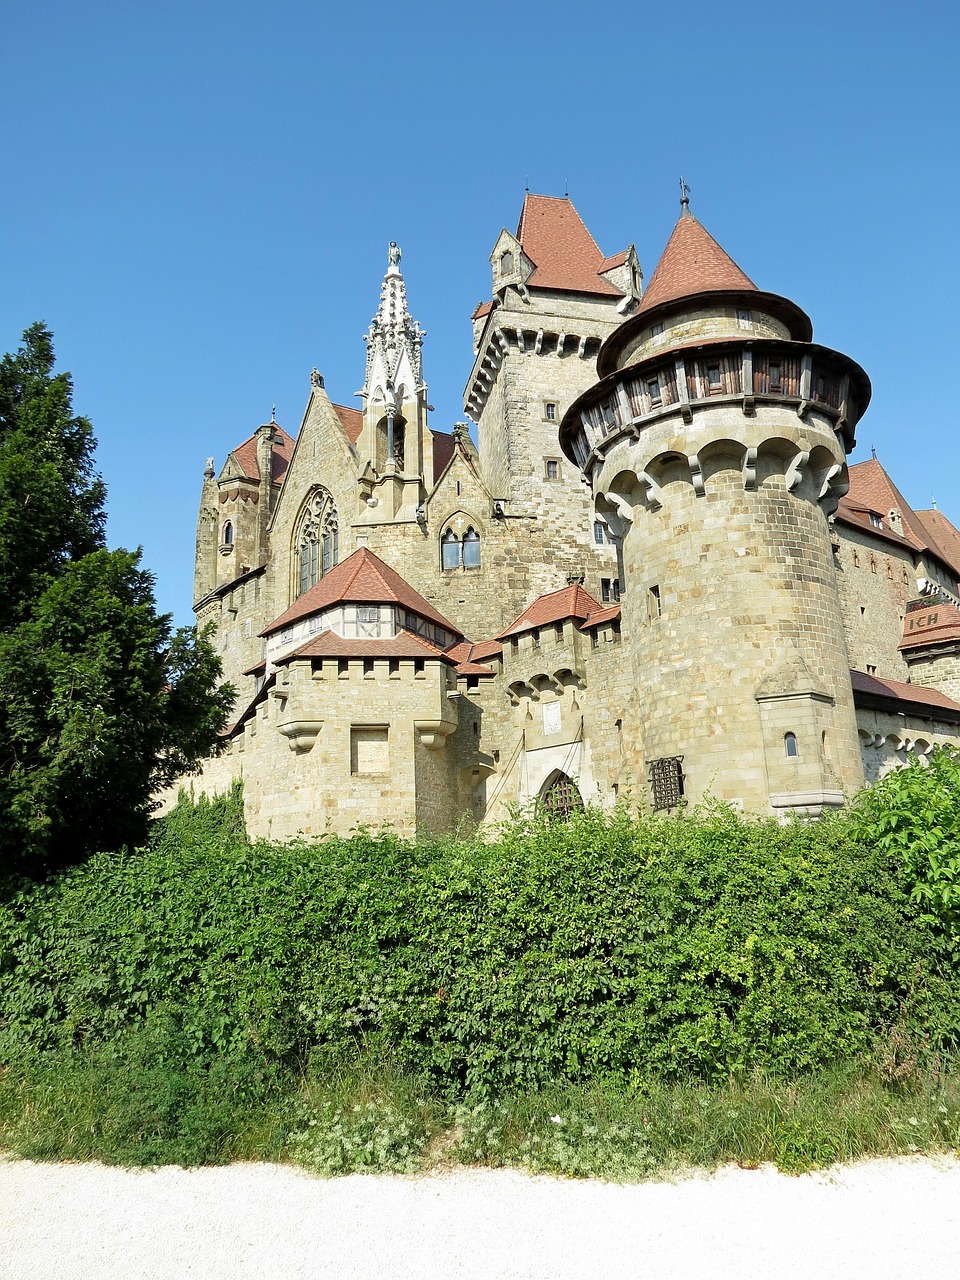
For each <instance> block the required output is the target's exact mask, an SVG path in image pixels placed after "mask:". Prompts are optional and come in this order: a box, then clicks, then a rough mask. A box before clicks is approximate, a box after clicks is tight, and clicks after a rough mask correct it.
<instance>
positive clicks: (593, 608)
mask: <svg viewBox="0 0 960 1280" xmlns="http://www.w3.org/2000/svg"><path fill="white" fill-rule="evenodd" d="M599 609H600V605H599V604H598V602H597V601H596V600H594V598H593V596H592V595H590V593H589V592H588V591H584V589H583V587H581V586H580V585H579V584H574V585H573V586H569V587H561V588H560V590H559V591H551V592H550V593H549V594H548V595H545V596H539V597H538V598H537V599H536V600H534V602H533V604H530V605H527V607H526V609H524V611H523V613H521V614H520V616H519V617H518V618H515V619H514V621H513V622H511V623H510V625H509V626H508V627H505V628H504V630H503V631H501V632H500V634H499V635H498V636H497V639H498V640H505V639H506V638H507V637H508V636H515V635H519V634H520V633H521V632H522V631H532V630H534V629H535V628H536V627H545V626H548V625H549V624H550V623H551V622H561V621H563V620H564V619H566V618H580V619H585V618H589V616H590V614H591V613H596V612H597V611H598V610H599Z"/></svg>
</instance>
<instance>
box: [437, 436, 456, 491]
mask: <svg viewBox="0 0 960 1280" xmlns="http://www.w3.org/2000/svg"><path fill="white" fill-rule="evenodd" d="M432 435H433V478H434V481H436V480H439V478H440V476H441V475H442V474H443V469H444V467H445V466H446V465H447V463H448V462H449V461H450V459H451V458H452V457H453V447H454V440H453V432H446V431H434V432H433V433H432Z"/></svg>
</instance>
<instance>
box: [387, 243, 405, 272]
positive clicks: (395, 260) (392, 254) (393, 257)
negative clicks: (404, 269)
mask: <svg viewBox="0 0 960 1280" xmlns="http://www.w3.org/2000/svg"><path fill="white" fill-rule="evenodd" d="M401 256H402V255H401V253H400V246H399V245H398V244H397V242H396V240H391V241H390V248H389V249H388V250H387V257H388V259H389V260H390V265H391V267H399V266H400V258H401Z"/></svg>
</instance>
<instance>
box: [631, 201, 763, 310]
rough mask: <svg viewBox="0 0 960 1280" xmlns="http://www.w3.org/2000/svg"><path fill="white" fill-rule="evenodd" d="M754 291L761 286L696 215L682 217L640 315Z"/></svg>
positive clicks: (655, 274)
mask: <svg viewBox="0 0 960 1280" xmlns="http://www.w3.org/2000/svg"><path fill="white" fill-rule="evenodd" d="M741 289H752V290H753V291H754V292H758V290H757V286H756V285H755V284H754V283H753V281H752V280H751V279H750V277H749V276H747V275H745V274H744V273H743V272H742V271H741V270H740V268H739V267H738V266H737V264H736V263H735V262H734V260H733V259H732V258H731V257H730V255H729V254H728V253H727V252H726V251H725V250H724V249H721V248H720V246H719V245H718V244H717V242H716V240H714V238H713V236H712V235H711V234H710V232H709V231H706V230H704V228H703V227H702V226H701V225H700V223H699V222H698V221H697V220H696V218H695V217H694V216H693V214H692V213H682V214H681V215H680V218H679V220H678V222H677V225H676V226H675V227H674V228H673V234H672V235H671V236H670V239H669V240H668V241H667V247H666V248H665V249H664V251H663V254H662V255H661V257H660V261H659V262H658V263H657V269H656V270H655V271H654V273H653V276H652V278H651V280H650V284H649V285H648V286H647V288H646V290H645V292H644V295H643V301H642V302H641V303H640V306H639V308H638V311H637V314H638V315H639V314H640V313H641V312H646V311H652V310H653V308H654V307H659V306H660V305H661V303H664V302H673V301H675V300H676V299H677V298H688V297H691V296H692V295H694V294H697V293H710V292H714V291H716V290H741Z"/></svg>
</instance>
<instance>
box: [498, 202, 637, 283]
mask: <svg viewBox="0 0 960 1280" xmlns="http://www.w3.org/2000/svg"><path fill="white" fill-rule="evenodd" d="M517 239H518V240H519V241H520V245H521V247H522V249H523V252H524V253H525V254H526V255H527V257H528V258H529V259H530V261H531V262H532V263H534V265H535V267H536V270H535V271H534V272H533V275H532V276H531V277H530V279H529V280H528V281H527V284H528V285H530V286H532V287H533V288H536V289H564V290H569V291H570V292H572V293H600V294H604V295H606V296H607V297H611V298H619V297H620V296H621V295H620V291H619V290H618V289H615V288H614V287H613V285H612V284H610V282H609V281H608V280H604V279H603V277H602V276H601V275H599V274H598V272H599V271H601V270H602V268H603V263H604V261H605V259H604V256H603V254H602V253H601V252H600V250H599V248H598V247H597V242H596V241H595V240H594V238H593V236H592V235H591V234H590V232H589V231H588V230H587V228H586V227H585V226H584V225H583V221H582V219H581V217H580V215H579V213H577V211H576V209H575V208H574V207H573V204H572V203H571V201H570V200H569V198H568V197H567V196H533V195H530V193H529V192H528V193H527V196H526V199H525V200H524V202H523V210H522V211H521V214H520V225H519V226H518V227H517Z"/></svg>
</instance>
